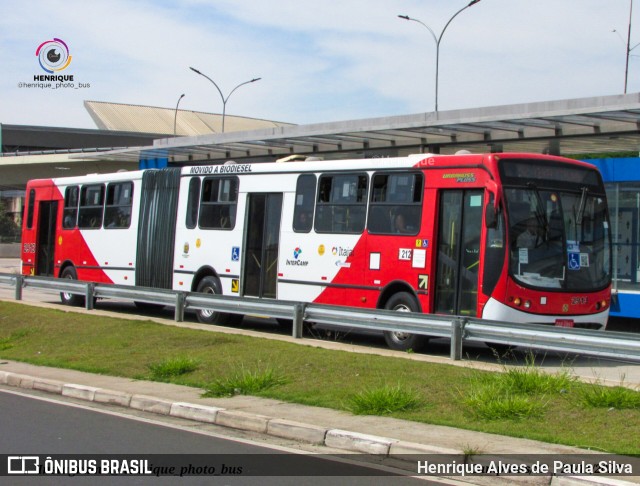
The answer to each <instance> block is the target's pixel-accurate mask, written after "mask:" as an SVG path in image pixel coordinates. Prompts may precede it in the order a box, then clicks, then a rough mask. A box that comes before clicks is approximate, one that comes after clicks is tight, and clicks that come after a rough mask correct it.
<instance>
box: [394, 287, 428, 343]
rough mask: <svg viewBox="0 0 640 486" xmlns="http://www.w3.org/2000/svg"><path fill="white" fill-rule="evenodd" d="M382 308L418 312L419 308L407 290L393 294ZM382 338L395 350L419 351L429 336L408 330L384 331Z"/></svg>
mask: <svg viewBox="0 0 640 486" xmlns="http://www.w3.org/2000/svg"><path fill="white" fill-rule="evenodd" d="M384 308H385V309H388V310H393V311H397V312H419V310H420V306H419V305H418V302H417V301H416V299H415V297H414V296H413V295H411V294H410V293H409V292H398V293H397V294H393V295H392V296H391V298H390V299H389V300H388V301H387V303H386V304H385V306H384ZM384 340H385V341H386V342H387V346H389V347H390V348H391V349H395V350H396V351H409V350H412V351H419V350H420V349H422V348H423V347H424V346H425V345H426V344H427V342H428V341H429V338H428V337H426V336H422V335H419V334H410V333H408V332H394V331H385V332H384Z"/></svg>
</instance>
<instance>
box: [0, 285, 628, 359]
mask: <svg viewBox="0 0 640 486" xmlns="http://www.w3.org/2000/svg"><path fill="white" fill-rule="evenodd" d="M0 285H4V286H9V287H13V288H14V289H15V299H16V300H22V292H23V289H30V288H32V289H40V290H45V291H50V292H56V293H58V292H66V293H70V294H75V295H82V296H84V297H85V307H86V308H87V309H89V310H91V309H93V305H94V301H95V299H96V298H113V299H123V300H131V301H134V302H144V303H150V304H159V305H167V306H173V307H174V308H175V314H174V318H175V320H176V321H178V322H182V321H183V320H184V313H185V311H188V310H192V311H193V310H200V309H206V310H213V311H219V312H228V313H233V314H254V315H263V316H267V317H274V318H278V319H290V320H291V321H292V322H293V330H292V335H293V337H296V338H300V337H302V326H303V324H304V322H314V323H318V324H328V325H332V326H340V327H344V328H347V329H365V330H377V331H393V332H406V333H411V334H422V335H426V336H437V337H447V338H450V339H451V359H454V360H459V359H461V358H462V348H463V344H464V342H467V341H469V342H486V343H495V344H505V345H510V346H525V347H531V348H537V349H545V350H551V351H561V352H569V353H575V354H583V355H590V356H601V357H609V358H617V359H627V360H632V361H640V335H639V334H634V333H627V332H614V331H609V332H603V331H595V330H590V329H567V328H557V327H553V326H541V325H536V324H514V323H506V322H497V321H489V320H484V319H476V318H467V317H462V316H441V315H433V314H417V313H416V314H413V313H402V314H399V313H398V312H394V311H389V310H375V309H353V308H349V307H340V306H329V305H320V304H309V303H301V302H292V301H283V300H269V299H257V298H246V297H228V296H222V295H209V294H198V293H193V292H183V291H174V290H165V289H152V288H146V287H129V286H123V285H111V284H98V283H93V282H79V281H77V280H67V279H57V278H50V277H26V276H23V275H14V274H2V273H0Z"/></svg>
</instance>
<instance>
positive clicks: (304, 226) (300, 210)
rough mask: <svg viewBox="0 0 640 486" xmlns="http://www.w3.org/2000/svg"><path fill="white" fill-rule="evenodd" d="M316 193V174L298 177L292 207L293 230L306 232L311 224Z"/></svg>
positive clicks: (309, 229)
mask: <svg viewBox="0 0 640 486" xmlns="http://www.w3.org/2000/svg"><path fill="white" fill-rule="evenodd" d="M315 195H316V176H314V175H313V174H305V175H301V176H300V177H298V183H297V185H296V203H295V207H294V209H293V231H295V232H300V233H308V232H309V231H311V227H312V225H313V203H314V199H315Z"/></svg>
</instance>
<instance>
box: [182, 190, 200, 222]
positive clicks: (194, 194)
mask: <svg viewBox="0 0 640 486" xmlns="http://www.w3.org/2000/svg"><path fill="white" fill-rule="evenodd" d="M199 205H200V178H199V177H194V178H192V179H191V180H190V181H189V194H188V196H187V216H186V220H185V225H186V227H187V228H189V229H193V228H195V227H196V226H197V224H198V209H199Z"/></svg>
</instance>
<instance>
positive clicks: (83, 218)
mask: <svg viewBox="0 0 640 486" xmlns="http://www.w3.org/2000/svg"><path fill="white" fill-rule="evenodd" d="M103 211H104V185H102V184H95V185H91V186H83V187H82V189H81V191H80V208H79V210H78V227H79V228H84V229H97V228H100V227H101V226H102V216H103Z"/></svg>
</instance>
